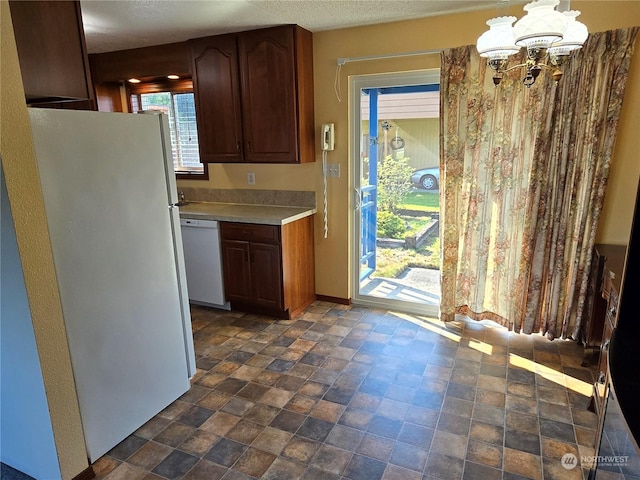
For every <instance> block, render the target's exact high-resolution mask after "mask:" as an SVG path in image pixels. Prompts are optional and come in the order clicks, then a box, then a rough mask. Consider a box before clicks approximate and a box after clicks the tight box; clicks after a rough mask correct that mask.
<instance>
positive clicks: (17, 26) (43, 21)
mask: <svg viewBox="0 0 640 480" xmlns="http://www.w3.org/2000/svg"><path fill="white" fill-rule="evenodd" d="M9 7H10V9H11V19H12V22H13V29H14V33H15V38H16V46H17V49H18V58H19V61H20V70H21V72H22V82H23V85H24V90H25V96H26V99H27V102H28V103H43V102H63V101H77V100H88V101H93V100H94V99H95V95H94V92H93V86H92V82H91V74H90V71H89V59H88V55H87V48H86V44H85V39H84V30H83V28H82V15H81V12H80V2H78V1H55V2H51V1H28V2H27V1H11V2H9Z"/></svg>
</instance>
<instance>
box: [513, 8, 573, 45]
mask: <svg viewBox="0 0 640 480" xmlns="http://www.w3.org/2000/svg"><path fill="white" fill-rule="evenodd" d="M559 3H560V2H559V0H534V1H533V2H531V3H528V4H527V5H525V6H524V10H525V11H526V12H527V14H526V15H525V16H524V17H522V18H521V19H520V20H519V21H518V22H516V24H515V25H514V26H513V34H514V37H515V43H516V45H520V46H525V47H527V49H532V48H536V49H545V48H549V47H551V45H552V44H553V43H554V42H557V41H559V40H562V38H563V37H564V34H565V31H566V30H567V24H568V19H567V17H566V16H565V15H563V14H562V13H561V12H558V11H557V10H555V7H556V6H558V4H559Z"/></svg>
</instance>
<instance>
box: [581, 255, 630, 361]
mask: <svg viewBox="0 0 640 480" xmlns="http://www.w3.org/2000/svg"><path fill="white" fill-rule="evenodd" d="M625 252H626V247H625V246H623V245H609V244H596V245H595V246H594V248H593V258H592V260H591V272H590V274H589V286H588V289H587V297H586V300H585V312H584V323H583V327H582V343H583V345H584V353H585V355H584V359H583V362H582V366H584V367H587V366H589V365H590V364H592V363H593V362H595V361H597V360H598V354H599V352H600V346H601V345H602V334H603V329H604V326H605V317H606V311H607V300H608V297H609V290H610V288H611V276H615V275H616V274H617V275H622V271H621V269H622V265H623V262H624V256H625ZM618 270H619V271H618Z"/></svg>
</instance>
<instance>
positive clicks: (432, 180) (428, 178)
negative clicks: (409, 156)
mask: <svg viewBox="0 0 640 480" xmlns="http://www.w3.org/2000/svg"><path fill="white" fill-rule="evenodd" d="M411 183H412V184H413V185H415V186H416V187H418V188H424V189H425V190H437V189H438V186H439V185H440V167H432V168H421V169H420V170H416V171H415V172H413V173H412V174H411Z"/></svg>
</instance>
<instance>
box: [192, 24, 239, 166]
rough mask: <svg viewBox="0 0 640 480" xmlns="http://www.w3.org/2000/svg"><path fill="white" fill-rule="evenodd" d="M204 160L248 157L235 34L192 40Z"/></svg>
mask: <svg viewBox="0 0 640 480" xmlns="http://www.w3.org/2000/svg"><path fill="white" fill-rule="evenodd" d="M189 47H190V51H191V72H192V73H191V74H192V78H193V89H194V94H195V104H196V118H197V122H198V143H199V145H200V161H201V162H202V163H217V162H240V161H242V160H243V158H244V152H243V146H244V144H243V137H242V117H241V115H242V114H241V106H240V76H239V73H238V71H239V70H238V46H237V42H236V36H235V35H219V36H214V37H207V38H200V39H196V40H191V41H190V42H189Z"/></svg>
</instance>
